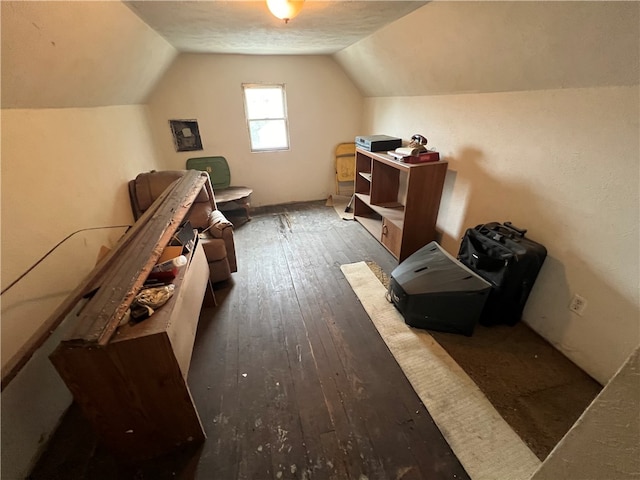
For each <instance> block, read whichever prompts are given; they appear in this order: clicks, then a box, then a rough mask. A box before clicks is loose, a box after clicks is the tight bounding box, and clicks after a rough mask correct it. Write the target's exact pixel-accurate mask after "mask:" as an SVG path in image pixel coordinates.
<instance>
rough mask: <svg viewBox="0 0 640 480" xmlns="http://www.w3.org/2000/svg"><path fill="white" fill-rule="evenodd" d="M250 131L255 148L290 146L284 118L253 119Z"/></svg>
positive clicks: (274, 148) (275, 148)
mask: <svg viewBox="0 0 640 480" xmlns="http://www.w3.org/2000/svg"><path fill="white" fill-rule="evenodd" d="M249 132H250V134H251V147H252V149H253V150H277V149H283V148H285V149H286V148H289V141H288V139H287V125H286V123H285V121H284V120H252V121H250V122H249Z"/></svg>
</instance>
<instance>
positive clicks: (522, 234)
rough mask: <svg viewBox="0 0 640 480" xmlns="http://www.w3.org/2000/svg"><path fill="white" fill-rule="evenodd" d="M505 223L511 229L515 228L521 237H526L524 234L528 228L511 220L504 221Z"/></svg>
mask: <svg viewBox="0 0 640 480" xmlns="http://www.w3.org/2000/svg"><path fill="white" fill-rule="evenodd" d="M503 225H504V226H505V227H507V228H510V229H511V230H514V231H515V232H517V233H518V234H519V235H520V236H521V237H524V234H525V233H527V229H526V228H518V227H516V226H515V225H514V224H513V223H511V222H504V223H503Z"/></svg>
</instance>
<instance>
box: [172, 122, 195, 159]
mask: <svg viewBox="0 0 640 480" xmlns="http://www.w3.org/2000/svg"><path fill="white" fill-rule="evenodd" d="M169 125H170V126H171V133H173V143H174V145H175V147H176V152H190V151H192V150H202V140H201V139H200V131H199V130H198V121H197V120H169Z"/></svg>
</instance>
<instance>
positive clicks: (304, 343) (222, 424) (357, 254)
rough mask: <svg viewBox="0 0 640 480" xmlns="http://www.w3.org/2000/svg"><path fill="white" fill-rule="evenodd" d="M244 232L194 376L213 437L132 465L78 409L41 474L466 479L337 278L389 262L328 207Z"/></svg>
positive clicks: (205, 315) (200, 340) (281, 211)
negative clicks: (350, 267) (113, 452)
mask: <svg viewBox="0 0 640 480" xmlns="http://www.w3.org/2000/svg"><path fill="white" fill-rule="evenodd" d="M235 235H236V237H235V238H236V248H237V257H238V272H237V273H234V274H233V280H232V281H230V282H228V283H227V284H226V285H223V286H222V288H220V289H218V290H217V291H216V297H217V299H218V306H217V307H216V308H210V309H204V310H203V311H202V314H201V318H200V324H199V328H198V335H197V338H196V345H195V349H194V353H193V358H192V363H191V369H190V373H189V384H190V388H191V392H192V395H193V398H194V401H195V404H196V406H197V408H198V411H199V413H200V417H201V420H202V423H203V425H204V428H205V431H206V434H207V437H208V438H207V441H206V442H205V443H204V444H203V445H201V446H200V447H198V448H195V447H194V448H192V449H187V450H184V451H181V452H176V454H175V455H170V456H167V457H164V458H161V459H157V460H155V461H153V462H149V463H148V464H144V465H123V464H121V463H119V462H117V461H116V460H115V459H114V458H112V457H111V456H110V455H109V454H108V452H106V451H105V450H104V449H103V448H102V447H101V446H100V444H99V442H98V441H97V440H96V439H95V438H94V436H93V434H92V433H91V431H90V429H89V428H88V426H87V425H86V422H84V421H83V419H82V417H81V415H80V414H79V412H78V411H77V408H75V407H72V408H71V409H70V410H69V412H68V413H67V415H66V417H65V419H64V420H63V422H62V424H61V426H60V428H59V429H58V432H57V433H56V435H55V436H54V437H53V439H52V440H51V442H50V444H49V446H48V449H47V451H46V452H45V454H44V455H43V456H42V458H41V461H40V462H39V463H38V465H36V468H35V469H34V471H33V472H32V475H31V478H32V479H48V480H50V479H57V478H74V479H92V480H93V479H103V478H104V479H107V478H109V479H114V478H123V479H127V478H132V479H162V478H183V479H191V478H201V479H223V480H227V479H229V480H231V479H265V480H266V479H291V478H297V479H358V480H364V479H372V480H373V479H444V478H446V479H468V478H469V477H468V476H467V474H466V473H465V471H464V469H463V468H462V466H461V465H460V463H459V462H458V460H457V459H456V457H455V455H454V454H453V453H452V452H451V450H450V448H449V447H448V445H447V443H446V442H445V440H444V439H443V438H442V435H441V434H440V432H439V430H438V429H437V427H436V426H435V424H434V423H433V420H432V419H431V417H430V416H429V414H428V412H427V411H426V409H425V408H424V406H423V405H422V403H421V402H420V400H419V398H418V397H417V396H416V394H415V393H414V391H413V389H412V388H411V386H410V384H409V383H408V381H407V380H406V378H405V376H404V374H403V373H402V371H401V370H400V368H399V366H398V365H397V363H396V362H395V360H394V358H393V357H392V355H391V353H390V352H389V351H388V349H387V347H386V346H385V344H384V342H383V341H382V339H381V338H380V336H379V335H378V333H377V331H376V329H375V327H374V326H373V324H372V323H371V321H370V320H369V318H368V316H367V315H366V313H365V312H364V310H363V309H362V307H361V305H360V304H359V302H358V300H357V297H356V296H355V294H354V293H353V291H352V290H351V288H350V286H349V285H348V283H347V282H346V280H345V278H344V276H343V275H342V273H341V271H340V265H341V264H345V263H352V262H357V261H367V260H371V261H375V262H376V263H377V264H378V265H380V266H381V267H382V268H383V270H385V271H386V272H387V273H389V272H390V271H391V270H392V269H393V268H394V267H395V266H396V265H397V262H396V261H395V260H394V259H393V257H392V256H391V255H390V254H389V253H388V252H387V251H386V250H384V248H383V247H382V246H380V244H379V243H378V242H376V241H375V240H374V239H373V238H372V237H371V236H370V235H369V234H368V233H367V232H366V231H365V230H364V229H363V228H362V227H361V226H360V225H358V224H357V223H355V222H349V221H344V220H342V219H340V218H339V217H338V216H337V215H336V213H335V211H334V210H333V208H330V207H325V206H324V202H311V203H301V204H292V205H286V206H278V207H269V208H263V209H261V210H259V211H255V212H254V213H253V220H252V221H250V222H247V223H242V222H239V223H236V230H235ZM123 407H124V408H126V406H123Z"/></svg>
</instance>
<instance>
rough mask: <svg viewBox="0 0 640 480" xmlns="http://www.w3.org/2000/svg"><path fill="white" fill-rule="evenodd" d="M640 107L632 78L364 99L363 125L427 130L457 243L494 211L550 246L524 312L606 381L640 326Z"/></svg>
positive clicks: (443, 218)
mask: <svg viewBox="0 0 640 480" xmlns="http://www.w3.org/2000/svg"><path fill="white" fill-rule="evenodd" d="M638 108H639V105H638V88H633V87H612V88H600V89H576V90H554V91H539V92H512V93H494V94H478V95H471V94H470V95H448V96H437V97H411V98H406V97H405V98H374V99H373V98H372V99H367V102H366V112H367V115H368V118H369V124H368V125H367V126H366V127H365V130H366V131H371V132H384V133H388V134H390V135H397V136H401V137H403V138H407V137H409V136H410V135H411V134H412V133H418V132H419V133H423V134H425V135H426V136H427V137H428V138H429V139H430V142H431V143H432V145H433V146H434V147H437V149H438V150H439V151H440V152H441V153H442V155H443V157H444V158H445V159H447V160H448V161H449V173H448V175H447V179H446V185H445V191H444V193H443V201H442V204H441V208H440V213H439V217H438V225H437V228H438V230H439V231H440V232H441V233H442V245H443V246H444V247H445V248H446V249H447V250H448V251H449V252H450V253H457V250H458V247H459V245H460V239H461V237H462V235H463V234H464V230H465V229H466V228H468V227H473V226H475V225H477V224H480V223H484V222H489V221H506V220H510V221H512V222H513V223H514V224H515V225H519V226H521V227H524V228H527V229H528V230H529V234H528V235H529V236H530V238H532V239H533V240H536V241H538V242H540V243H542V244H543V245H545V246H546V247H547V249H548V257H547V259H546V261H545V264H544V267H543V269H542V271H541V273H540V276H539V277H538V280H537V282H536V285H535V288H534V290H533V292H532V295H531V297H530V299H529V301H528V303H527V307H526V309H525V312H524V320H525V321H526V322H527V323H528V324H529V325H531V326H532V327H533V328H534V329H535V330H536V331H538V332H539V333H540V334H542V335H543V336H544V337H545V338H547V339H548V340H549V341H550V342H551V343H553V344H554V345H555V346H556V347H557V348H558V349H559V350H561V351H562V352H563V353H565V354H566V355H567V356H568V357H569V358H571V359H572V360H573V361H574V362H576V363H577V364H578V365H580V366H581V367H582V368H583V369H585V370H586V371H587V372H588V373H589V374H591V375H592V376H594V377H595V378H596V379H597V380H599V381H600V382H601V383H603V384H604V383H606V381H607V380H608V379H609V378H610V377H611V375H613V373H614V372H615V371H616V370H617V369H618V367H619V366H620V365H621V364H622V362H623V361H624V359H625V358H626V357H627V355H629V353H630V352H631V351H632V349H633V348H634V347H635V346H636V345H637V344H638V341H639V335H640V330H639V323H638V219H639V213H638V201H639V198H638V131H639V128H640V125H639V124H638V117H637V115H636V112H637V111H638ZM634 119H635V120H634ZM594 138H597V141H594V140H593V139H594ZM574 293H579V294H580V295H581V296H583V297H584V298H586V299H587V302H588V305H587V309H586V311H585V313H584V316H582V317H580V316H577V315H575V314H573V313H571V312H570V311H569V310H568V305H569V302H570V300H571V296H572V295H573V294H574Z"/></svg>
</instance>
